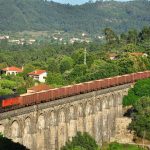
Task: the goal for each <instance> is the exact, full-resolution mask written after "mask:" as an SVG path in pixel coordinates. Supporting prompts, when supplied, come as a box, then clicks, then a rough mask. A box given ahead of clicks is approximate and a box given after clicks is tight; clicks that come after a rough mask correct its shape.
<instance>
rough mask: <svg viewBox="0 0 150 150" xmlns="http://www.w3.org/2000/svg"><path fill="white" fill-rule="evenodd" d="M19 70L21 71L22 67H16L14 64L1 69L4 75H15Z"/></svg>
mask: <svg viewBox="0 0 150 150" xmlns="http://www.w3.org/2000/svg"><path fill="white" fill-rule="evenodd" d="M21 72H23V68H17V67H15V66H12V67H7V68H3V69H1V73H2V74H6V75H17V74H18V73H21Z"/></svg>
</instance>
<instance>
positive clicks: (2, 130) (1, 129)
mask: <svg viewBox="0 0 150 150" xmlns="http://www.w3.org/2000/svg"><path fill="white" fill-rule="evenodd" d="M4 130H5V128H4V126H3V125H2V124H0V133H1V134H4Z"/></svg>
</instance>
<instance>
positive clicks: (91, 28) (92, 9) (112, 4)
mask: <svg viewBox="0 0 150 150" xmlns="http://www.w3.org/2000/svg"><path fill="white" fill-rule="evenodd" d="M10 6H11V7H10ZM149 9H150V2H149V1H148V0H134V1H130V2H117V1H97V2H95V3H86V4H84V5H76V6H71V5H69V4H68V5H63V4H59V3H55V2H52V1H44V0H7V2H6V0H1V1H0V20H1V22H0V31H1V32H3V31H24V30H29V31H31V30H33V31H43V30H44V31H49V30H63V31H65V32H76V31H86V32H88V33H90V34H93V33H97V32H100V31H101V30H102V29H103V28H105V27H112V28H113V29H114V30H115V31H118V32H123V31H127V29H129V28H136V29H141V28H142V27H143V26H144V25H149V22H150V18H149V16H150V11H149ZM10 14H11V15H10Z"/></svg>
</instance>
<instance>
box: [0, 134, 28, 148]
mask: <svg viewBox="0 0 150 150" xmlns="http://www.w3.org/2000/svg"><path fill="white" fill-rule="evenodd" d="M10 149H11V150H28V149H27V148H26V147H25V146H23V145H21V144H19V143H14V142H13V141H12V140H10V139H7V138H6V137H3V136H2V135H1V134H0V150H10Z"/></svg>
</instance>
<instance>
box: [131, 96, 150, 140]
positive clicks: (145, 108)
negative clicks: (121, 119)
mask: <svg viewBox="0 0 150 150" xmlns="http://www.w3.org/2000/svg"><path fill="white" fill-rule="evenodd" d="M133 107H134V109H135V111H134V113H133V114H132V122H131V124H130V125H129V129H130V130H134V132H135V134H136V135H137V136H139V137H141V138H143V137H145V138H146V139H148V140H150V97H142V98H140V100H139V101H137V102H136V103H135V104H134V105H133Z"/></svg>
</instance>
